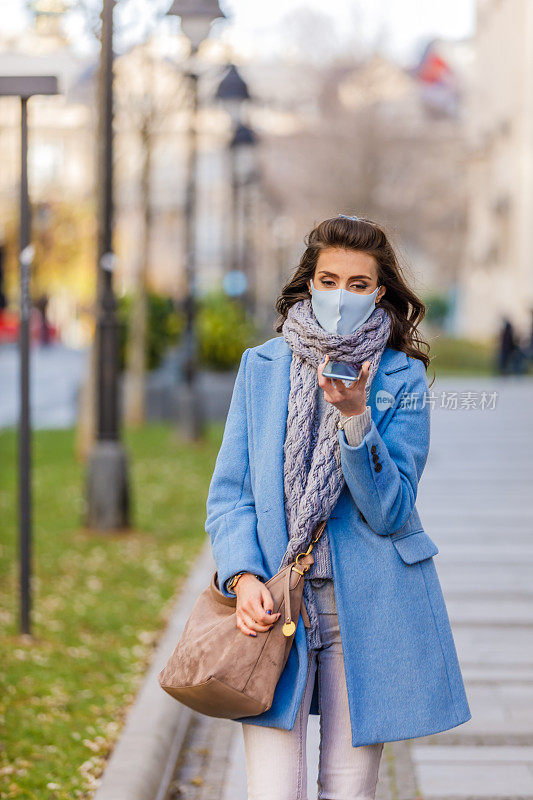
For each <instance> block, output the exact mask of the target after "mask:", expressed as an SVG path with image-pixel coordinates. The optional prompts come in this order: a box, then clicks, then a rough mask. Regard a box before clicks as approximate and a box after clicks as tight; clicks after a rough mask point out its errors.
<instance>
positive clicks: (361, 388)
mask: <svg viewBox="0 0 533 800" xmlns="http://www.w3.org/2000/svg"><path fill="white" fill-rule="evenodd" d="M328 361H329V356H328V355H326V356H325V359H324V361H322V363H321V364H319V365H318V369H317V373H318V385H319V386H320V387H321V389H323V390H324V399H325V400H327V401H328V403H331V404H332V405H334V406H335V407H336V408H338V409H339V411H340V412H341V414H345V415H346V416H347V417H350V416H352V414H362V413H363V412H364V410H365V409H366V395H365V387H366V382H367V380H368V376H369V374H370V361H365V362H364V363H363V365H362V367H361V371H360V374H359V377H358V378H357V379H356V380H354V381H352V383H350V385H349V386H345V384H344V382H343V381H342V380H341V379H340V378H336V379H333V378H325V377H324V376H323V375H322V372H323V370H324V367H325V366H326V364H327V363H328Z"/></svg>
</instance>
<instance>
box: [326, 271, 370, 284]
mask: <svg viewBox="0 0 533 800" xmlns="http://www.w3.org/2000/svg"><path fill="white" fill-rule="evenodd" d="M318 272H319V274H322V275H331V277H332V278H338V277H339V276H338V275H336V274H335V273H334V272H328V270H327V269H319V270H318ZM352 278H366V279H367V280H369V281H370V280H372V279H371V277H370V275H350V277H349V278H348V280H349V281H350V280H351V279H352Z"/></svg>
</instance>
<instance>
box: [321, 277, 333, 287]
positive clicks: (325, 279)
mask: <svg viewBox="0 0 533 800" xmlns="http://www.w3.org/2000/svg"><path fill="white" fill-rule="evenodd" d="M320 282H321V283H322V284H323V285H324V286H335V281H330V280H328V279H327V278H321V279H320Z"/></svg>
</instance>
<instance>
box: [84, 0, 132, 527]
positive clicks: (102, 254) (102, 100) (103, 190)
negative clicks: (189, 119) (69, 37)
mask: <svg viewBox="0 0 533 800" xmlns="http://www.w3.org/2000/svg"><path fill="white" fill-rule="evenodd" d="M114 6H115V0H103V7H102V34H101V35H102V40H101V55H100V73H99V81H98V104H99V117H98V159H97V161H98V182H97V185H98V197H97V200H98V253H97V255H98V266H97V274H98V282H97V325H96V333H95V346H96V357H97V358H96V363H97V368H96V398H95V400H96V442H95V444H94V445H93V448H92V451H91V454H90V458H89V472H88V498H87V499H88V503H87V525H88V526H89V527H90V528H94V529H97V530H119V529H122V528H126V527H127V526H128V525H129V483H128V464H127V458H126V453H125V451H124V449H123V447H122V444H121V442H120V432H119V384H118V372H119V360H118V322H117V316H116V301H115V296H114V292H113V269H114V265H115V256H114V253H113V212H114V199H113V10H114Z"/></svg>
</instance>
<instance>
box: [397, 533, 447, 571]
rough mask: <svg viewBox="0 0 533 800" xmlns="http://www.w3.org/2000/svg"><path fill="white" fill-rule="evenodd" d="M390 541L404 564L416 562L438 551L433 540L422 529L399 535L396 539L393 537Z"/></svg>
mask: <svg viewBox="0 0 533 800" xmlns="http://www.w3.org/2000/svg"><path fill="white" fill-rule="evenodd" d="M392 543H393V545H394V547H395V548H396V552H397V553H398V555H399V556H400V558H401V559H402V561H403V562H404V564H416V563H417V562H418V561H423V560H424V559H425V558H431V556H435V555H437V553H438V552H439V548H438V547H437V545H436V544H435V542H434V541H433V540H432V539H430V537H429V536H428V535H427V533H426V532H425V531H423V530H419V531H413V533H408V534H406V535H405V536H400V537H399V538H398V539H393V540H392Z"/></svg>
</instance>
